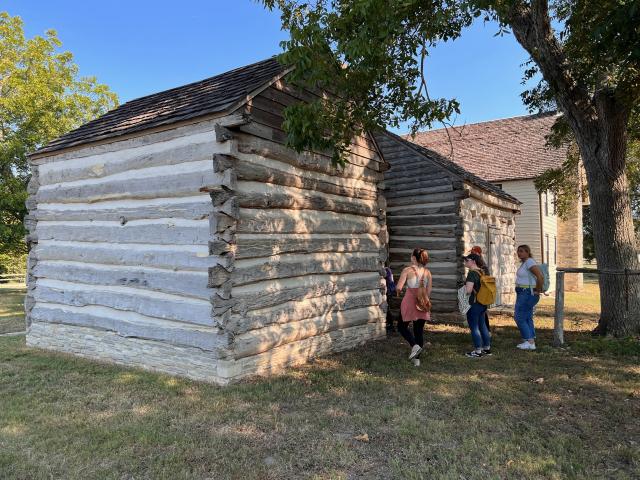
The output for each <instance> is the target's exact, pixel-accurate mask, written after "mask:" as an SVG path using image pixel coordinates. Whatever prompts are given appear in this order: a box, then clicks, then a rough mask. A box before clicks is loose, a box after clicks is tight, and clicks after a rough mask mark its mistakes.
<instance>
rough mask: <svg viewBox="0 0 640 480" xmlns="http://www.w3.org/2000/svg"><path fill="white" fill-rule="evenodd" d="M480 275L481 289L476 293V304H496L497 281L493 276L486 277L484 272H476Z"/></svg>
mask: <svg viewBox="0 0 640 480" xmlns="http://www.w3.org/2000/svg"><path fill="white" fill-rule="evenodd" d="M474 272H478V275H480V289H479V290H478V291H477V292H476V302H478V303H481V304H482V305H493V304H494V303H496V279H495V277H492V276H491V275H485V274H484V272H483V271H482V270H474Z"/></svg>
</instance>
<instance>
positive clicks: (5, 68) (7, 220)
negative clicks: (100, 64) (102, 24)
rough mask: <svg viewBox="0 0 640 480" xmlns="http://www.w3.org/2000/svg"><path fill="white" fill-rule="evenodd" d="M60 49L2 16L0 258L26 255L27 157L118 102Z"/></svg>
mask: <svg viewBox="0 0 640 480" xmlns="http://www.w3.org/2000/svg"><path fill="white" fill-rule="evenodd" d="M60 47H61V42H60V41H59V40H58V37H57V35H56V32H55V31H53V30H49V31H47V32H46V34H45V36H44V37H42V36H36V37H34V38H32V39H30V40H27V39H25V36H24V30H23V22H22V20H21V19H20V17H11V16H9V14H8V13H6V12H0V254H2V253H11V254H22V253H24V252H25V251H26V245H25V243H24V236H25V234H26V231H25V229H24V226H23V223H22V221H23V218H24V216H25V214H26V213H27V212H26V208H25V205H24V203H25V200H26V198H27V183H28V181H29V176H30V172H29V166H28V164H27V154H28V153H30V152H32V151H34V150H36V149H37V148H39V147H41V146H42V145H44V144H46V143H47V142H49V141H50V140H53V139H54V138H56V137H59V136H60V135H62V134H64V133H66V132H68V131H69V130H72V129H73V128H76V127H78V126H80V125H81V124H83V123H85V122H88V121H89V120H91V119H93V118H95V117H97V116H99V115H101V114H103V113H105V112H106V111H107V110H109V109H111V108H113V107H114V106H116V105H117V103H118V99H117V96H116V95H115V93H113V92H111V91H110V90H109V88H108V87H107V86H105V85H102V84H99V83H97V81H96V79H95V78H93V77H79V75H78V67H77V66H76V65H75V64H74V63H73V56H72V54H71V53H70V52H59V51H58V50H59V48H60Z"/></svg>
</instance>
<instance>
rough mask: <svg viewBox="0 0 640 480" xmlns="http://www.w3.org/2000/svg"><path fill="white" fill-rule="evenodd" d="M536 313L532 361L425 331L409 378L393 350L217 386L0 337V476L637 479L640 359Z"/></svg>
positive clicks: (503, 334)
mask: <svg viewBox="0 0 640 480" xmlns="http://www.w3.org/2000/svg"><path fill="white" fill-rule="evenodd" d="M544 303H546V301H545V302H544ZM572 308H575V307H572ZM548 315H549V312H548V311H547V310H546V305H545V304H543V305H542V306H541V307H540V309H539V316H540V321H539V324H540V325H541V327H542V328H541V329H540V330H539V345H540V349H539V350H538V351H536V352H522V351H517V350H516V349H514V345H515V344H516V343H517V342H518V334H517V330H516V329H515V326H514V323H513V319H512V318H510V317H509V316H507V315H500V316H495V317H494V318H493V319H492V328H493V331H494V348H495V351H496V353H495V354H494V355H493V356H492V357H488V358H482V359H467V358H465V357H464V356H463V355H462V353H463V352H464V351H465V350H468V348H469V347H470V336H469V333H468V332H467V330H466V329H464V328H461V327H457V326H445V325H438V326H429V327H428V329H429V332H428V335H427V339H428V340H429V341H430V342H431V346H430V347H429V348H428V350H427V351H426V352H425V354H424V356H423V365H422V367H421V368H415V367H413V365H412V364H411V362H409V361H408V360H407V358H406V356H407V354H408V348H407V346H406V345H405V344H404V342H403V341H402V340H401V339H400V338H399V337H398V336H393V337H390V338H388V339H385V340H382V341H379V342H373V343H370V344H368V345H366V346H364V347H362V348H360V349H357V350H354V351H351V352H347V353H344V354H340V355H334V356H332V357H329V358H325V359H320V360H318V361H316V362H314V363H313V364H310V365H307V366H305V367H302V368H297V369H294V370H291V371H290V372H289V373H288V374H286V375H282V376H279V377H275V378H270V379H256V380H254V381H251V382H248V383H244V384H241V385H234V386H231V387H228V388H218V387H214V386H211V385H207V384H203V383H198V382H192V381H188V380H183V379H177V378H172V377H169V376H166V375H158V374H153V373H148V372H143V371H140V370H134V369H124V368H118V367H115V366H110V365H104V364H99V363H94V362H90V361H86V360H82V359H78V358H73V357H69V356H66V355H61V354H52V353H47V352H42V351H38V350H32V349H28V348H26V347H25V346H24V338H20V337H9V338H6V337H5V338H0V405H1V406H2V408H0V472H2V475H1V476H2V478H8V479H40V478H42V479H44V478H65V479H90V478H99V479H134V478H135V479H147V478H148V479H161V478H167V479H214V478H215V479H227V478H242V479H283V478H286V479H289V478H291V479H298V478H311V479H378V478H379V479H389V478H394V479H395V478H400V479H402V478H406V479H423V478H424V479H430V478H438V479H457V480H459V479H461V478H464V479H483V480H484V479H486V478H501V479H503V478H504V479H511V478H512V479H522V478H527V479H535V478H545V479H547V478H550V479H565V478H569V479H571V478H575V479H578V478H580V479H581V478H620V479H625V478H629V479H631V478H637V474H638V471H640V443H639V442H640V440H639V439H640V423H639V422H637V421H636V419H637V418H638V416H639V415H640V394H639V392H640V371H639V370H638V367H637V366H638V362H639V360H640V345H639V344H638V342H637V340H633V339H628V340H625V341H618V340H611V339H592V338H591V336H590V335H589V333H588V331H589V329H590V326H591V325H592V324H593V322H595V321H596V320H597V316H596V314H593V313H591V312H587V313H585V314H580V313H578V312H577V308H576V316H577V317H576V320H580V321H579V322H578V321H576V322H567V324H568V327H567V328H568V332H567V335H566V337H567V339H568V340H569V342H570V344H569V347H568V348H566V349H554V348H552V347H550V346H549V344H550V341H551V330H550V326H551V324H552V319H551V318H550V317H548ZM578 317H579V318H578ZM550 322H551V323H550ZM594 344H597V345H598V347H597V348H593V347H592V345H594ZM540 378H542V379H543V380H542V381H536V380H537V379H540Z"/></svg>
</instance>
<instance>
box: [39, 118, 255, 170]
mask: <svg viewBox="0 0 640 480" xmlns="http://www.w3.org/2000/svg"><path fill="white" fill-rule="evenodd" d="M172 121H174V119H172ZM244 122H246V119H244V118H243V117H242V114H241V113H231V114H229V115H224V116H221V117H216V118H205V119H203V120H202V121H199V122H197V123H194V122H193V120H188V121H186V122H185V123H181V124H177V123H175V122H174V123H172V124H171V125H164V126H160V127H158V128H153V129H149V130H146V131H145V133H144V134H143V135H141V134H140V132H134V133H133V134H131V135H123V136H121V137H119V138H118V141H117V142H114V141H113V138H110V139H107V140H106V141H104V142H101V141H99V140H100V139H99V138H95V140H96V141H95V142H93V143H91V144H88V145H87V144H84V145H78V146H75V147H70V148H67V149H64V150H61V151H56V152H44V153H42V154H37V155H31V156H30V158H29V161H30V163H31V164H34V165H43V164H49V163H56V162H61V161H64V160H69V159H78V158H84V159H85V160H86V161H87V162H89V161H90V159H91V157H94V156H97V155H104V154H111V153H113V154H115V155H121V154H123V153H124V152H133V151H135V150H138V151H140V150H139V149H141V148H143V147H146V146H148V145H153V144H156V143H161V142H167V141H171V140H174V139H177V138H179V137H184V136H192V135H195V134H198V133H204V132H210V134H211V135H212V138H213V135H214V128H215V125H216V124H220V125H222V126H225V127H229V126H237V125H239V124H241V123H244ZM188 142H190V140H187V143H188Z"/></svg>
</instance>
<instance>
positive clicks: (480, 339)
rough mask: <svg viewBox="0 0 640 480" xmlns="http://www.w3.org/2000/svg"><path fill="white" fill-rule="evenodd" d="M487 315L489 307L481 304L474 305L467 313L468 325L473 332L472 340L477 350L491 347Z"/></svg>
mask: <svg viewBox="0 0 640 480" xmlns="http://www.w3.org/2000/svg"><path fill="white" fill-rule="evenodd" d="M486 313H487V306H486V305H482V304H481V303H474V304H473V305H471V308H470V309H469V310H468V311H467V323H468V324H469V329H470V330H471V339H472V340H473V346H474V347H475V348H490V347H491V334H490V333H489V329H488V328H487V322H486V321H485V314H486Z"/></svg>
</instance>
